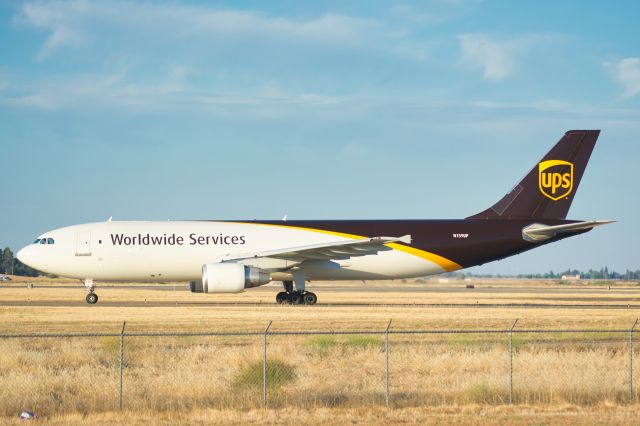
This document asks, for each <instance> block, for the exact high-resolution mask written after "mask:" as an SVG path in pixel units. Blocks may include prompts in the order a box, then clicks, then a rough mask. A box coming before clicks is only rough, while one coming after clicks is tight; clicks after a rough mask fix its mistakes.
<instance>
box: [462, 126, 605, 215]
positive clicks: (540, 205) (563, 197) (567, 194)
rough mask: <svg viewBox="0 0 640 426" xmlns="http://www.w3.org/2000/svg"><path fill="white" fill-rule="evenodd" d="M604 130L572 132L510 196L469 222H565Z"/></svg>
mask: <svg viewBox="0 0 640 426" xmlns="http://www.w3.org/2000/svg"><path fill="white" fill-rule="evenodd" d="M599 135H600V130H570V131H568V132H567V133H565V135H564V136H563V137H562V139H560V141H559V142H558V143H557V144H556V145H555V146H554V147H553V148H551V151H549V152H548V153H547V155H545V156H544V158H543V159H542V160H540V162H539V163H537V164H536V165H535V166H534V168H533V169H532V170H531V171H530V172H529V174H527V175H526V176H525V177H524V179H522V180H521V181H520V183H518V184H517V185H516V186H515V187H514V188H513V189H512V190H511V191H510V192H509V193H508V194H507V195H505V196H504V197H502V199H500V201H498V202H497V203H495V204H494V205H493V206H491V207H489V208H488V209H486V210H484V211H482V212H480V213H478V214H475V215H473V216H470V217H468V218H467V219H511V218H514V219H515V218H553V219H565V218H566V217H567V213H568V212H569V207H571V202H572V201H573V196H574V195H575V194H576V191H577V190H578V185H579V184H580V180H581V179H582V174H583V173H584V169H585V168H586V167H587V163H588V162H589V157H590V156H591V151H593V147H594V146H595V144H596V140H598V136H599Z"/></svg>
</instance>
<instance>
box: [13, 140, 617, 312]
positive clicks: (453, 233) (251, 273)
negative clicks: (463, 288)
mask: <svg viewBox="0 0 640 426" xmlns="http://www.w3.org/2000/svg"><path fill="white" fill-rule="evenodd" d="M599 134H600V131H599V130H572V131H569V132H567V133H566V134H565V135H564V136H563V137H562V139H560V141H559V142H558V143H557V144H556V145H555V146H554V147H553V148H552V149H551V151H549V153H548V154H547V155H545V156H544V158H542V160H540V162H538V163H536V164H535V166H534V167H533V169H532V170H531V171H530V172H529V173H528V174H527V175H526V176H525V177H524V179H522V180H521V181H520V182H519V183H518V184H517V185H516V186H515V187H514V188H513V189H512V190H511V191H509V193H508V194H506V195H505V196H504V197H502V199H500V200H499V201H498V202H497V203H495V204H494V205H493V206H491V207H489V208H488V209H486V210H483V211H482V212H480V213H478V214H475V215H473V216H470V217H468V218H466V219H455V220H295V221H294V220H291V221H286V220H282V221H259V220H252V221H247V220H242V221H236V220H231V221H230V220H225V221H178V222H171V221H167V222H115V221H111V220H109V221H107V222H100V223H89V224H84V225H75V226H69V227H66V228H60V229H55V230H53V231H49V232H45V233H44V234H42V235H40V236H39V237H38V238H37V239H36V240H35V241H34V242H33V244H31V245H28V246H26V247H24V248H23V249H22V250H20V252H19V253H18V254H17V257H18V259H19V260H20V261H21V262H23V263H25V264H27V265H29V266H31V267H33V268H36V269H39V270H40V271H44V272H48V273H51V274H56V275H60V276H66V277H73V278H78V279H81V280H83V282H84V285H85V286H86V287H87V289H88V291H89V293H88V294H87V298H86V300H87V303H90V304H94V303H96V302H97V301H98V295H97V294H96V293H95V292H94V288H95V286H94V282H96V281H135V282H139V281H147V282H168V281H189V282H190V289H191V291H192V292H195V293H238V292H241V291H243V290H245V289H247V288H251V287H256V286H260V285H263V284H267V283H269V282H270V281H272V280H273V281H282V283H283V286H284V291H281V292H279V293H278V294H277V296H276V302H277V303H289V304H308V305H313V304H315V303H316V301H317V297H316V295H315V294H314V293H312V292H310V291H306V290H305V283H306V281H312V280H375V279H393V278H410V277H421V276H425V275H432V274H440V273H443V272H449V271H455V270H458V269H462V268H468V267H471V266H476V265H481V264H483V263H486V262H491V261H494V260H498V259H502V258H505V257H507V256H512V255H514V254H518V253H522V252H524V251H527V250H530V249H532V248H535V247H538V246H541V245H543V244H548V243H551V242H554V241H558V240H561V239H563V238H567V237H572V236H574V235H578V234H582V233H584V232H587V231H589V230H591V229H592V228H594V227H596V226H599V225H603V224H606V223H610V222H611V221H603V220H592V221H576V220H567V219H566V216H567V212H568V211H569V207H570V206H571V201H572V200H573V197H574V195H575V194H576V191H577V189H578V185H579V184H580V179H581V178H582V174H583V173H584V170H585V167H586V165H587V162H588V161H589V157H590V155H591V151H592V150H593V147H594V145H595V143H596V140H597V139H598V135H599Z"/></svg>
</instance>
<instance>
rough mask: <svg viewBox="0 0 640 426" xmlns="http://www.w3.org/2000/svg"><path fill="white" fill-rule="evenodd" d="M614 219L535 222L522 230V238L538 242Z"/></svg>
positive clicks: (604, 223) (610, 221)
mask: <svg viewBox="0 0 640 426" xmlns="http://www.w3.org/2000/svg"><path fill="white" fill-rule="evenodd" d="M613 222H615V221H614V220H589V221H586V222H576V223H567V224H565V225H555V226H547V225H543V224H541V223H534V224H531V225H529V226H527V227H525V228H524V229H523V230H522V238H523V239H525V240H526V241H529V242H532V243H537V242H541V241H546V240H548V239H549V238H553V237H555V236H558V235H562V234H568V233H572V232H579V231H584V230H590V229H592V228H595V227H596V226H601V225H606V224H607V223H613Z"/></svg>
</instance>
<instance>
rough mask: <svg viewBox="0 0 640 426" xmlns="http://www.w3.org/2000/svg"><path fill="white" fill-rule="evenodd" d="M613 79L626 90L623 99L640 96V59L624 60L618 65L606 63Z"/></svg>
mask: <svg viewBox="0 0 640 426" xmlns="http://www.w3.org/2000/svg"><path fill="white" fill-rule="evenodd" d="M604 66H605V67H606V68H608V69H609V71H610V72H611V74H612V75H613V78H614V79H615V80H616V82H618V84H620V85H621V86H622V87H623V88H624V93H623V97H625V98H631V97H633V96H636V95H637V94H640V58H624V59H621V60H620V61H618V62H616V63H611V62H605V63H604Z"/></svg>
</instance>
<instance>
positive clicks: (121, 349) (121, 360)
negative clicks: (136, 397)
mask: <svg viewBox="0 0 640 426" xmlns="http://www.w3.org/2000/svg"><path fill="white" fill-rule="evenodd" d="M126 325H127V322H126V321H123V322H122V330H121V331H120V384H119V386H118V408H119V409H120V411H122V369H123V368H124V327H125V326H126Z"/></svg>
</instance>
